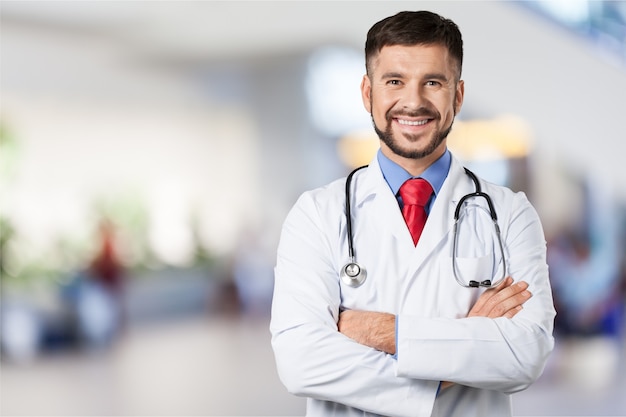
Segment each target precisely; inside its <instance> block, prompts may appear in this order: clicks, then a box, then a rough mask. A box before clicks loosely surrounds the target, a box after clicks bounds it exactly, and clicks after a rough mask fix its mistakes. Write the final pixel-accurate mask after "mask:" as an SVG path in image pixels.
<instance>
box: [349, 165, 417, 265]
mask: <svg viewBox="0 0 626 417" xmlns="http://www.w3.org/2000/svg"><path fill="white" fill-rule="evenodd" d="M357 181H358V180H357ZM360 181H361V183H359V184H355V185H356V188H352V189H353V190H358V191H357V193H356V195H357V199H356V201H355V202H356V204H357V205H358V207H359V209H360V210H365V209H366V206H367V210H368V214H369V216H368V218H372V219H375V221H372V223H371V225H368V227H370V228H371V227H376V228H378V229H377V233H378V236H383V235H384V234H387V233H391V235H392V236H393V238H394V239H397V240H399V241H405V242H410V245H399V247H405V246H406V248H407V253H406V256H407V257H410V256H411V253H412V251H413V249H414V247H413V241H412V238H411V234H410V233H409V230H408V228H407V227H406V224H405V223H404V219H403V217H402V212H401V211H400V207H399V206H398V201H397V200H396V197H395V196H394V195H393V193H392V192H391V189H390V188H389V185H388V184H387V181H386V180H385V178H384V177H383V174H382V171H381V170H380V166H379V165H378V160H377V158H376V157H375V158H374V159H373V160H372V162H371V163H370V165H369V168H368V169H367V170H366V172H365V173H364V175H363V177H362V178H361V179H360ZM370 199H371V204H365V203H367V202H370ZM369 210H371V211H369Z"/></svg>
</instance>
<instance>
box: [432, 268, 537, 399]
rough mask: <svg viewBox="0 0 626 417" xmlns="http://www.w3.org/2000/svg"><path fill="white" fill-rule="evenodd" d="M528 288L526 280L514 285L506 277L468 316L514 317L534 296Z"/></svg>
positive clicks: (491, 289)
mask: <svg viewBox="0 0 626 417" xmlns="http://www.w3.org/2000/svg"><path fill="white" fill-rule="evenodd" d="M527 288H528V283H526V282H525V281H520V282H518V283H517V284H515V285H513V278H511V277H506V279H505V280H504V281H503V282H502V283H501V284H500V285H498V286H497V287H494V288H489V289H488V290H487V291H485V292H484V293H482V294H481V295H480V297H478V300H476V304H474V306H473V307H472V308H471V310H470V312H469V313H468V314H467V317H489V318H496V317H507V318H509V319H510V318H513V316H515V315H516V314H517V313H519V312H520V311H521V310H522V304H524V303H525V302H526V301H528V299H529V298H530V297H532V294H531V293H530V291H528V290H527ZM452 385H454V383H453V382H448V381H442V382H441V386H440V388H441V389H442V390H444V389H446V388H449V387H451V386H452Z"/></svg>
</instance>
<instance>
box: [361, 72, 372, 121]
mask: <svg viewBox="0 0 626 417" xmlns="http://www.w3.org/2000/svg"><path fill="white" fill-rule="evenodd" d="M361 98H362V99H363V106H365V110H367V112H368V113H370V114H371V113H372V83H371V82H370V77H368V76H367V74H365V75H364V76H363V79H362V80H361Z"/></svg>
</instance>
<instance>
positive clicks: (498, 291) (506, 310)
mask: <svg viewBox="0 0 626 417" xmlns="http://www.w3.org/2000/svg"><path fill="white" fill-rule="evenodd" d="M527 289H528V283H526V282H525V281H520V282H518V283H516V284H513V279H512V278H510V277H507V278H506V280H505V281H504V282H503V283H502V284H500V285H499V286H498V287H496V288H491V289H489V290H487V291H485V292H484V293H483V294H481V296H480V297H479V298H478V300H477V302H476V304H475V305H474V307H472V309H471V310H470V313H469V314H468V317H475V316H478V317H490V318H495V317H513V316H514V315H515V314H517V313H518V312H519V309H517V307H521V306H522V304H524V303H525V302H526V301H528V299H529V298H530V297H531V296H532V294H531V293H530V292H529V291H528V290H527Z"/></svg>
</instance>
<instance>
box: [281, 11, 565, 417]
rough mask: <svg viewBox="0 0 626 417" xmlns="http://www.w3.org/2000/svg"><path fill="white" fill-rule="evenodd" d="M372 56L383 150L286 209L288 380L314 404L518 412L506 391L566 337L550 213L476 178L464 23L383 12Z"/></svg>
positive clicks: (367, 410)
mask: <svg viewBox="0 0 626 417" xmlns="http://www.w3.org/2000/svg"><path fill="white" fill-rule="evenodd" d="M365 60H366V75H365V76H364V77H363V80H362V83H361V93H362V99H363V103H364V106H365V108H366V110H367V111H368V112H369V113H370V114H371V116H372V121H373V125H374V129H375V130H376V132H377V133H378V136H379V138H380V146H381V148H380V150H379V152H378V154H377V155H376V156H375V157H374V158H373V160H372V161H371V163H370V165H369V167H368V168H366V169H363V170H360V171H359V172H356V171H355V172H353V173H351V174H350V175H349V176H348V178H346V179H339V180H337V181H335V182H333V183H331V184H329V185H328V186H325V187H322V188H319V189H316V190H313V191H309V192H306V193H304V194H303V195H302V196H301V197H300V198H299V200H298V201H297V203H296V204H295V206H294V207H293V208H292V210H291V211H290V213H289V215H288V216H287V219H286V220H285V223H284V226H283V230H282V235H281V240H280V244H279V248H278V254H277V264H276V267H275V290H274V297H273V304H272V318H271V324H270V330H271V333H272V346H273V349H274V353H275V358H276V362H277V368H278V373H279V376H280V378H281V380H282V382H283V383H284V384H285V386H286V387H287V389H288V390H289V391H290V392H291V393H293V394H295V395H299V396H304V397H307V398H308V401H307V415H311V416H313V415H315V416H331V415H337V416H358V415H394V416H464V417H466V416H481V417H485V416H493V417H496V416H497V417H503V416H510V415H511V413H512V405H511V396H510V394H511V393H513V392H516V391H520V390H523V389H525V388H527V387H528V386H529V385H531V384H532V383H533V382H534V381H535V380H536V379H537V378H538V377H539V376H540V375H541V373H542V371H543V369H544V366H545V363H546V360H547V358H548V356H549V354H550V352H551V351H552V349H553V345H554V340H553V337H552V331H553V322H554V316H555V311H554V307H553V302H552V295H551V288H550V284H549V279H548V267H547V264H546V245H545V238H544V234H543V229H542V226H541V224H540V221H539V218H538V216H537V214H536V212H535V210H534V208H533V207H532V206H531V205H530V203H529V202H528V200H527V198H526V196H525V195H524V194H523V193H513V192H512V191H511V190H509V189H507V188H504V187H500V186H496V185H493V184H490V183H487V182H485V181H482V180H478V179H476V178H473V177H472V176H471V175H470V173H466V172H465V171H464V169H463V167H462V166H461V164H460V163H459V161H458V160H457V159H456V158H455V157H454V156H452V155H451V153H450V152H449V151H448V149H447V146H446V137H447V135H448V133H449V131H450V130H451V128H452V124H453V121H454V118H455V116H456V115H457V113H458V112H459V111H460V109H461V105H462V103H463V97H464V82H463V81H462V80H461V68H462V60H463V42H462V38H461V33H460V31H459V29H458V27H457V25H456V24H455V23H454V22H452V21H450V20H448V19H445V18H443V17H441V16H439V15H437V14H434V13H430V12H426V11H422V12H401V13H398V14H397V15H394V16H391V17H388V18H385V19H383V20H381V21H380V22H378V23H376V24H375V25H374V26H372V28H371V29H370V30H369V32H368V35H367V41H366V45H365ZM414 178H421V179H422V180H421V181H419V180H418V181H417V182H416V181H415V180H414ZM405 181H406V182H407V184H416V183H418V184H419V185H416V186H413V190H411V189H407V188H406V187H405V185H404V183H405ZM408 187H412V186H411V185H408ZM478 187H481V189H482V191H483V192H484V193H486V194H487V195H489V196H490V197H491V199H492V200H493V207H489V206H491V204H488V203H487V199H486V198H484V195H483V194H480V196H479V197H477V193H476V192H477V191H478V189H477V188H478ZM414 194H423V197H424V198H423V199H422V201H412V200H413V199H415V200H419V198H416V197H415V195H414ZM468 195H469V197H468ZM348 204H350V205H351V207H352V211H350V210H349V206H348ZM457 204H460V205H459V208H460V209H462V210H461V212H462V214H461V218H462V220H463V222H465V225H463V226H461V225H462V223H459V232H458V233H459V234H458V235H457V229H456V226H454V227H453V224H454V218H455V208H456V207H457ZM492 209H494V210H496V211H497V223H498V224H499V226H500V230H501V242H502V244H498V239H496V237H495V236H496V233H495V232H494V222H493V220H492V217H490V215H489V213H490V212H493V210H492ZM411 212H412V213H413V214H411ZM403 214H404V215H405V216H406V217H405V216H403ZM411 216H413V218H421V222H415V221H414V219H413V218H411ZM426 216H427V218H426ZM403 217H404V218H403ZM424 219H426V220H425V224H424ZM422 227H423V232H422V231H421V228H422ZM420 234H421V236H420ZM457 238H458V245H456V244H455V242H456V241H457ZM451 254H452V256H453V257H451ZM358 262H362V264H358ZM453 264H455V265H454V266H453ZM457 265H458V271H457V268H456V266H457ZM505 265H506V267H505ZM365 271H366V274H365ZM492 279H493V281H491V280H492ZM470 280H471V281H470ZM459 284H461V285H459Z"/></svg>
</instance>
